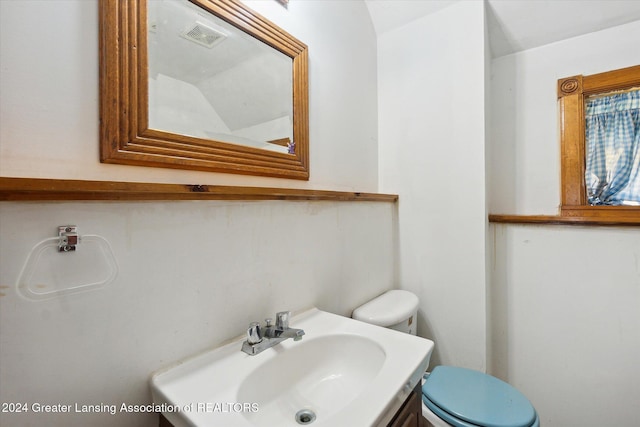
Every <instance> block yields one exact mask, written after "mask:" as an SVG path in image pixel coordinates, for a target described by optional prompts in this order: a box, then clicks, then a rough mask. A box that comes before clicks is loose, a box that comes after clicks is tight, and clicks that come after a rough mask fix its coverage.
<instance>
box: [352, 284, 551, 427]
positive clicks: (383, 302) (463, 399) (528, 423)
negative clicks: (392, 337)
mask: <svg viewBox="0 0 640 427" xmlns="http://www.w3.org/2000/svg"><path fill="white" fill-rule="evenodd" d="M418 302H419V301H418V297H417V296H416V295H415V294H413V293H411V292H409V291H403V290H397V289H395V290H391V291H388V292H386V293H384V294H382V295H380V296H379V297H377V298H374V299H373V300H371V301H369V302H367V303H365V304H363V305H361V306H360V307H358V308H356V309H355V310H354V311H353V314H352V317H353V318H354V319H356V320H360V321H362V322H367V323H371V324H373V325H377V326H382V327H385V328H390V329H394V330H397V331H400V332H405V333H408V334H413V335H415V334H416V315H417V313H418ZM422 416H423V417H424V418H426V419H427V421H428V422H429V423H431V424H432V425H433V426H434V427H452V426H453V427H539V425H540V422H539V419H538V414H537V413H536V410H535V409H534V407H533V405H531V403H530V402H529V400H528V399H527V398H526V397H525V396H524V395H523V394H522V393H520V392H519V391H518V390H516V389H515V388H514V387H512V386H511V385H509V384H507V383H506V382H504V381H502V380H499V379H498V378H495V377H493V376H491V375H487V374H484V373H482V372H479V371H475V370H473V369H466V368H460V367H454V366H436V367H435V368H434V369H433V370H432V371H431V372H430V373H425V375H424V378H423V380H422Z"/></svg>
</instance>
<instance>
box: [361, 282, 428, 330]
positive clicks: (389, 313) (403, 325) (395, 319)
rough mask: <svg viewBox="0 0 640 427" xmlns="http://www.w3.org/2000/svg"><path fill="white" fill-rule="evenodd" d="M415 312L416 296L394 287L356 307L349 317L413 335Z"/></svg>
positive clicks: (416, 311)
mask: <svg viewBox="0 0 640 427" xmlns="http://www.w3.org/2000/svg"><path fill="white" fill-rule="evenodd" d="M417 313H418V297H417V296H416V295H415V294H413V293H411V292H409V291H403V290H399V289H394V290H391V291H387V292H385V293H384V294H382V295H380V296H378V297H376V298H374V299H372V300H371V301H369V302H367V303H365V304H363V305H361V306H360V307H358V308H356V309H355V310H353V314H352V316H351V317H353V318H354V319H356V320H360V321H362V322H367V323H371V324H373V325H378V326H382V327H385V328H390V329H395V330H396V331H400V332H406V333H408V334H412V335H415V334H416V314H417Z"/></svg>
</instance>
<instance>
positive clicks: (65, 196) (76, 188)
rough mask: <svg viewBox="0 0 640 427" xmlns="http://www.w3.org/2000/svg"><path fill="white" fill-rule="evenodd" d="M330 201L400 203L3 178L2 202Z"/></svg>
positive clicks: (309, 193)
mask: <svg viewBox="0 0 640 427" xmlns="http://www.w3.org/2000/svg"><path fill="white" fill-rule="evenodd" d="M30 200H31V201H36V200H39V201H46V200H50V201H61V200H127V201H136V200H328V201H372V202H396V201H397V200H398V196H397V195H395V194H379V193H359V192H345V191H326V190H306V189H294V188H269V187H236V186H223V185H198V184H186V185H182V184H154V183H141V182H117V181H82V180H67V179H39V178H7V177H0V201H30Z"/></svg>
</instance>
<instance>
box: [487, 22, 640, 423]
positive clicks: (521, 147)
mask: <svg viewBox="0 0 640 427" xmlns="http://www.w3.org/2000/svg"><path fill="white" fill-rule="evenodd" d="M638 40H640V22H633V23H630V24H627V25H623V26H619V27H614V28H611V29H608V30H604V31H600V32H596V33H591V34H588V35H585V36H582V37H577V38H574V39H569V40H565V41H562V42H558V43H554V44H550V45H547V46H543V47H540V48H537V49H531V50H528V51H524V52H521V53H517V54H514V55H509V56H505V57H502V58H498V59H495V60H494V61H493V63H492V72H493V75H492V80H491V88H492V93H491V98H492V111H491V114H490V115H491V119H492V126H491V131H492V138H491V139H490V140H489V142H488V144H489V147H488V148H489V149H490V151H491V166H490V167H489V168H488V170H489V171H490V173H491V174H492V175H491V179H490V186H489V188H488V191H489V199H490V211H491V212H493V213H514V214H539V213H545V214H556V213H557V208H558V204H559V200H560V195H559V188H560V178H559V174H560V169H559V164H560V163H559V152H560V150H559V139H558V138H559V137H558V131H557V123H558V120H557V104H556V81H557V79H558V78H561V77H567V76H571V75H576V74H585V75H588V74H594V73H599V72H603V71H608V70H612V69H616V68H622V67H627V66H631V65H637V64H639V63H640V49H639V44H638ZM491 228H492V240H493V243H492V244H493V246H494V252H493V259H494V265H493V271H492V275H493V281H492V282H491V286H490V288H489V305H490V309H489V325H490V329H491V331H492V336H491V346H490V348H489V351H490V353H491V357H490V359H489V360H490V363H489V371H490V372H492V373H494V374H496V375H498V376H499V377H501V378H504V379H506V380H508V381H509V382H511V383H512V384H514V385H515V386H516V387H518V388H519V389H520V390H522V391H523V392H524V393H525V394H526V395H527V397H529V399H530V400H531V401H532V402H533V404H534V406H535V407H536V409H537V410H538V412H539V414H540V417H541V425H544V426H548V427H555V426H557V427H566V426H576V427H577V426H604V425H607V426H609V425H611V426H613V425H615V426H625V427H626V426H635V425H637V423H638V413H637V403H638V402H639V401H640V370H638V363H637V361H638V360H640V269H639V267H638V266H639V265H640V231H639V230H637V229H636V228H617V227H568V226H565V227H560V226H526V225H493V226H492V227H491Z"/></svg>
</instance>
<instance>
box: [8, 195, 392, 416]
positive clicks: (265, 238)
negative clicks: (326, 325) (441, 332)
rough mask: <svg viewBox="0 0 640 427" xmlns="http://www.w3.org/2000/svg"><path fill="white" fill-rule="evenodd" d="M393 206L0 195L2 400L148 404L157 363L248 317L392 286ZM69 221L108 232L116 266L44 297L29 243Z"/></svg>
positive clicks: (345, 306)
mask: <svg viewBox="0 0 640 427" xmlns="http://www.w3.org/2000/svg"><path fill="white" fill-rule="evenodd" d="M394 210H395V206H394V205H393V204H389V203H375V202H373V203H367V202H359V203H342V202H277V201H274V202H171V203H156V202H153V203H126V202H122V203H121V202H112V203H108V202H105V203H7V202H5V203H0V236H2V243H1V245H0V259H1V260H2V262H1V263H0V283H1V284H2V285H3V287H2V289H0V292H1V293H0V397H1V398H0V401H2V402H26V403H28V404H29V405H31V404H33V403H46V404H68V405H74V404H75V403H78V404H79V405H82V404H100V403H104V404H116V405H118V408H119V407H120V405H121V404H122V403H126V404H145V403H149V402H150V401H151V396H150V391H149V385H148V379H149V376H150V375H151V373H152V372H154V371H155V370H158V369H160V368H163V367H165V366H168V365H170V364H171V363H173V362H175V361H177V360H179V359H182V358H184V357H187V356H189V355H192V354H195V353H197V352H199V351H202V350H204V349H207V348H211V347H214V346H216V345H219V344H220V343H222V342H223V341H225V340H227V339H230V338H232V337H235V336H238V335H240V334H242V333H244V331H245V330H246V328H247V327H248V324H249V322H251V321H256V320H262V319H264V318H266V317H273V316H274V313H275V312H276V311H282V310H288V309H290V310H301V309H304V308H306V307H311V306H317V307H319V308H321V309H323V310H327V311H330V312H334V313H338V314H342V315H346V316H349V315H350V314H351V311H352V310H353V309H354V308H355V307H357V306H359V305H360V304H363V303H364V302H365V301H368V300H369V299H371V298H373V297H375V296H377V295H379V294H381V293H383V292H384V291H386V290H387V289H389V288H390V287H391V284H392V282H393V274H394V269H393V265H392V263H393V254H394V245H393V241H394V237H393V234H394V232H395V230H394V226H393V221H392V218H393V217H394V213H393V211H394ZM70 223H72V224H76V225H77V226H78V227H79V232H80V233H81V234H98V235H101V236H103V237H104V238H106V239H107V240H108V241H109V242H110V244H111V246H112V248H113V252H114V254H115V257H116V260H117V262H118V266H119V275H118V277H117V279H116V280H115V282H113V283H112V284H110V285H107V286H105V287H104V288H101V289H97V290H93V291H90V292H86V293H82V294H74V295H67V296H64V297H59V298H56V299H52V300H47V301H28V300H25V299H23V298H21V297H20V296H19V295H18V294H17V293H16V290H15V288H14V284H15V283H16V280H17V278H18V274H19V272H20V269H21V268H22V266H23V264H24V262H25V260H26V258H27V255H28V253H29V251H30V249H31V248H32V247H33V246H34V245H35V244H36V243H38V242H39V241H41V240H43V239H46V238H49V237H53V236H54V235H55V232H56V230H57V229H56V227H57V226H58V225H65V224H70ZM78 250H79V251H83V250H90V249H86V248H83V246H82V244H80V246H79V247H78ZM59 255H60V257H67V256H71V257H73V256H74V254H72V253H70V254H59ZM55 266H56V265H55V264H53V265H52V266H50V267H47V265H46V264H45V265H44V266H42V267H39V269H40V270H41V271H47V269H48V268H50V269H51V270H52V269H53V268H54V267H55ZM75 268H77V269H78V270H80V272H75V271H74V272H68V273H66V274H65V272H60V271H58V272H56V273H55V274H56V275H57V276H58V277H59V281H60V282H61V283H64V278H65V277H69V276H74V275H78V274H80V275H84V276H85V277H87V278H90V277H91V271H92V269H94V268H95V266H94V265H77V266H75ZM51 274H52V275H53V274H54V272H53V271H51ZM238 351H240V348H238ZM0 425H3V426H16V427H22V426H30V425H51V426H60V427H63V426H64V427H71V426H78V427H80V426H96V427H97V426H105V427H106V426H122V427H133V426H141V427H142V426H144V427H152V426H154V425H157V416H154V415H153V414H152V415H148V414H147V415H145V414H137V415H136V414H122V413H118V414H117V415H115V416H112V415H109V414H104V413H103V414H93V415H91V414H90V415H82V414H70V415H69V414H67V415H65V414H61V415H52V414H34V413H33V412H29V413H27V414H14V415H12V414H8V413H2V412H0Z"/></svg>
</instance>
